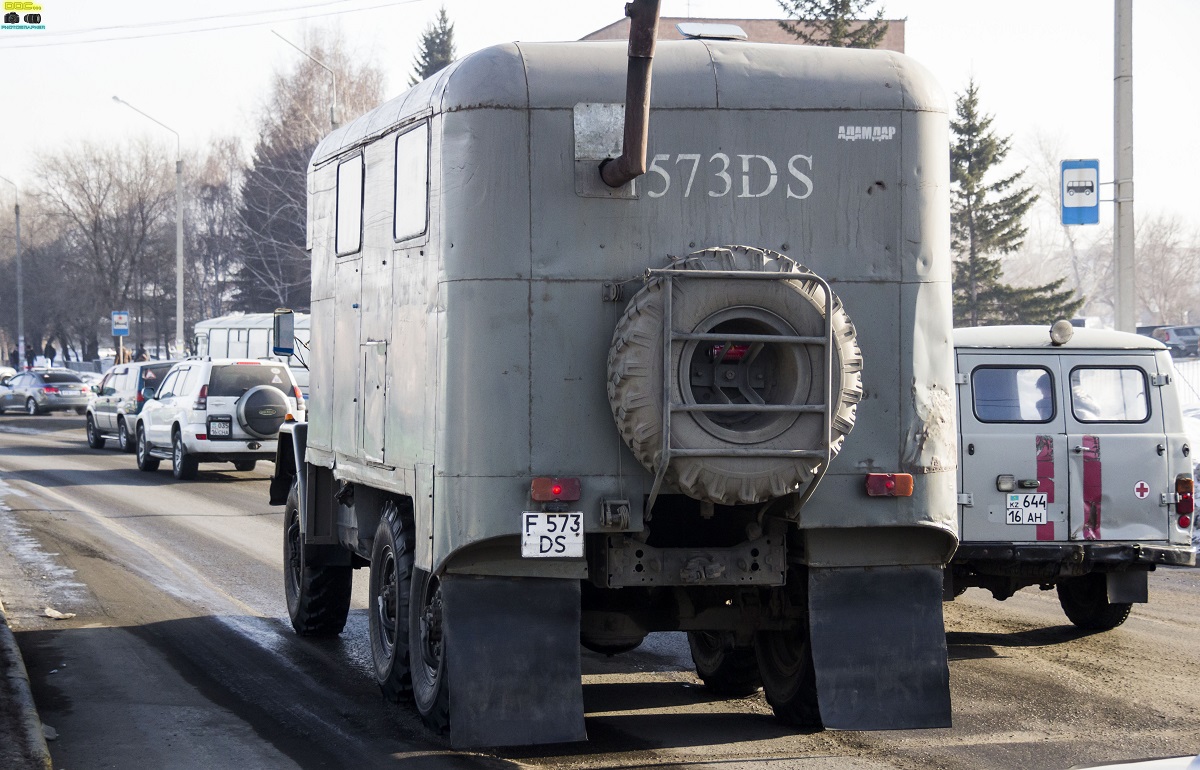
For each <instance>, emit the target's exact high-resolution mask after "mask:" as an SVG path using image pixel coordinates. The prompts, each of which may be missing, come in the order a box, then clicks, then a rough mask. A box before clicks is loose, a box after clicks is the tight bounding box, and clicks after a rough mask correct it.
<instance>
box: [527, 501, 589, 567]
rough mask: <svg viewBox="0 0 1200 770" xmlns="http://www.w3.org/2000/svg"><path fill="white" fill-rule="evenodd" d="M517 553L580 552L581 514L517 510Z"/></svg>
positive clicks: (540, 555) (538, 555) (530, 555)
mask: <svg viewBox="0 0 1200 770" xmlns="http://www.w3.org/2000/svg"><path fill="white" fill-rule="evenodd" d="M521 556H524V557H526V558H534V559H537V558H547V557H552V556H560V557H571V556H574V557H581V556H583V514H582V513H578V512H571V513H550V512H546V511H525V512H524V513H522V514H521Z"/></svg>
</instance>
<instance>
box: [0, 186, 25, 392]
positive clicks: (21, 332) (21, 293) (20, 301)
mask: <svg viewBox="0 0 1200 770" xmlns="http://www.w3.org/2000/svg"><path fill="white" fill-rule="evenodd" d="M0 179H3V180H4V181H5V182H8V183H9V184H10V185H12V186H13V214H14V215H15V216H16V219H17V369H24V368H25V281H24V280H23V278H22V276H21V193H20V191H19V190H18V189H17V183H16V182H14V181H12V180H11V179H8V178H7V177H2V176H0Z"/></svg>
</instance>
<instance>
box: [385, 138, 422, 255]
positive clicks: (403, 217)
mask: <svg viewBox="0 0 1200 770" xmlns="http://www.w3.org/2000/svg"><path fill="white" fill-rule="evenodd" d="M428 222H429V123H421V124H419V125H417V126H414V127H412V128H411V129H409V130H408V131H405V132H404V133H403V134H400V135H399V136H397V137H396V206H395V212H394V216H393V220H392V236H393V237H394V238H395V239H396V240H397V241H404V240H408V239H409V238H416V237H417V236H419V235H424V234H425V228H426V227H427V225H428Z"/></svg>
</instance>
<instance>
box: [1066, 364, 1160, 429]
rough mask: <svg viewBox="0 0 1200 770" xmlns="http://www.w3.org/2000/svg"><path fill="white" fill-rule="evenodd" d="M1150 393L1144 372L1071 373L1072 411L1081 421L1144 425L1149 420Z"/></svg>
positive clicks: (1082, 369)
mask: <svg viewBox="0 0 1200 770" xmlns="http://www.w3.org/2000/svg"><path fill="white" fill-rule="evenodd" d="M1148 392H1149V389H1148V388H1147V387H1146V373H1145V372H1143V371H1142V370H1141V369H1137V368H1134V367H1120V368H1118V367H1083V366H1081V367H1078V368H1075V369H1072V370H1071V412H1072V413H1073V414H1074V415H1075V419H1076V420H1078V421H1079V422H1145V421H1146V420H1147V419H1148V418H1149V417H1150V399H1149V396H1148Z"/></svg>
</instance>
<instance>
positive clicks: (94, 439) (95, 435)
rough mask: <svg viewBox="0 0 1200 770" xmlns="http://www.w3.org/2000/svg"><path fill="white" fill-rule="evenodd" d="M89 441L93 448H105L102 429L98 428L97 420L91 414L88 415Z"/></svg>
mask: <svg viewBox="0 0 1200 770" xmlns="http://www.w3.org/2000/svg"><path fill="white" fill-rule="evenodd" d="M87 441H88V446H90V447H91V448H92V449H103V448H104V437H103V436H101V435H100V431H99V430H97V429H96V421H95V420H94V419H93V418H92V416H91V415H90V414H89V415H88V416H87Z"/></svg>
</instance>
